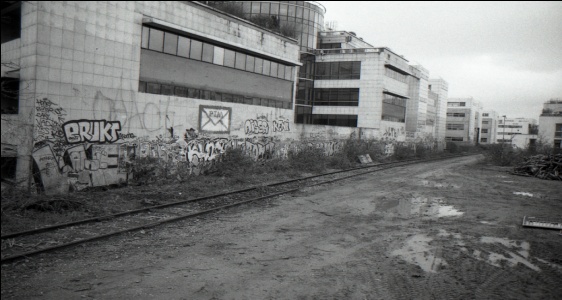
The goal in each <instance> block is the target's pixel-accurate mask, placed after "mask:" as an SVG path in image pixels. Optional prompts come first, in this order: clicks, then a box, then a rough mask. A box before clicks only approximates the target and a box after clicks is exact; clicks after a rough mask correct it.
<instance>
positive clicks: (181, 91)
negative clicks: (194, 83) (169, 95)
mask: <svg viewBox="0 0 562 300" xmlns="http://www.w3.org/2000/svg"><path fill="white" fill-rule="evenodd" d="M175 94H176V96H178V97H187V88H185V87H181V86H176V90H175Z"/></svg>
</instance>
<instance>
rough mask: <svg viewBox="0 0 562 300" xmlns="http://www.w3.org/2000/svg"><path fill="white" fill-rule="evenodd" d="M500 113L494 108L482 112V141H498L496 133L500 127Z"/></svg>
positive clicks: (484, 142) (492, 142) (487, 142)
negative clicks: (493, 109)
mask: <svg viewBox="0 0 562 300" xmlns="http://www.w3.org/2000/svg"><path fill="white" fill-rule="evenodd" d="M497 122H498V113H497V112H495V111H492V110H485V111H483V112H482V128H481V129H480V143H481V144H494V143H496V135H497V128H498V124H497Z"/></svg>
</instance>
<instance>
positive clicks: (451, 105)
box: [447, 102, 466, 107]
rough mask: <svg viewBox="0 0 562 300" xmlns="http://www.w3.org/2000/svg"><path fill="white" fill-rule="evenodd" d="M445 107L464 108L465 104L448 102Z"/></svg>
mask: <svg viewBox="0 0 562 300" xmlns="http://www.w3.org/2000/svg"><path fill="white" fill-rule="evenodd" d="M447 106H449V107H459V106H466V102H448V103H447Z"/></svg>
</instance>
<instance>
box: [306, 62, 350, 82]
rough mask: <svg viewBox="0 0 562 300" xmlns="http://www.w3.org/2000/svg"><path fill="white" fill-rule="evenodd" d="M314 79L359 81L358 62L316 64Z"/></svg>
mask: <svg viewBox="0 0 562 300" xmlns="http://www.w3.org/2000/svg"><path fill="white" fill-rule="evenodd" d="M315 78H316V79H361V62H360V61H334V62H317V63H316V74H315Z"/></svg>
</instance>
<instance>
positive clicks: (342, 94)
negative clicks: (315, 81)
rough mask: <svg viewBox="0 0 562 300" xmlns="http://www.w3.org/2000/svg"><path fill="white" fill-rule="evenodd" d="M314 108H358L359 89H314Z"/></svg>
mask: <svg viewBox="0 0 562 300" xmlns="http://www.w3.org/2000/svg"><path fill="white" fill-rule="evenodd" d="M314 105H316V106H359V89H314Z"/></svg>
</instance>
